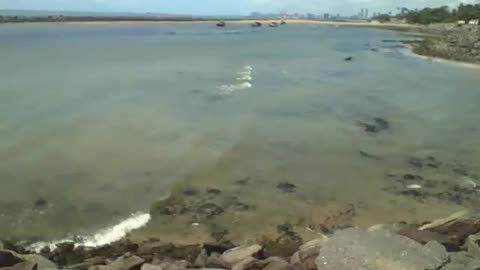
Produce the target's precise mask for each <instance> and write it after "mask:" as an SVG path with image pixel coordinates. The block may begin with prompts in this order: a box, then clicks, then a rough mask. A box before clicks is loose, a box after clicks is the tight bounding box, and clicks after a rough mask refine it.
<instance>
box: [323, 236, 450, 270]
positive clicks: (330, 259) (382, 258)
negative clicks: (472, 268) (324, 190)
mask: <svg viewBox="0 0 480 270" xmlns="http://www.w3.org/2000/svg"><path fill="white" fill-rule="evenodd" d="M448 259H449V258H448V254H447V251H446V250H445V248H444V247H443V246H442V245H440V244H439V243H437V242H429V243H427V244H426V245H421V244H419V243H417V242H415V241H413V240H411V239H409V238H407V237H405V236H400V235H397V234H394V233H392V232H389V231H384V230H377V231H373V232H372V231H366V230H363V229H358V228H350V229H346V230H342V231H338V232H336V233H335V234H334V235H333V236H332V237H331V238H330V239H329V240H328V242H326V243H325V244H324V245H323V246H322V247H321V249H320V255H319V256H318V257H317V259H316V264H317V269H318V270H435V269H439V268H440V267H441V266H443V265H445V264H446V263H447V262H448Z"/></svg>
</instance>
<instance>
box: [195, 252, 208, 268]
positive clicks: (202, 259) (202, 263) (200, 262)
mask: <svg viewBox="0 0 480 270" xmlns="http://www.w3.org/2000/svg"><path fill="white" fill-rule="evenodd" d="M207 260H208V254H207V250H206V249H202V251H200V254H198V256H197V258H196V259H195V262H194V263H193V266H195V267H198V268H204V267H206V266H207Z"/></svg>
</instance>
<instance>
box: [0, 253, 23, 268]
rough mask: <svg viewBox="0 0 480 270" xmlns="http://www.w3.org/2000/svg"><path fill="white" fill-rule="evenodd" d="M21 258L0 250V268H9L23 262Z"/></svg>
mask: <svg viewBox="0 0 480 270" xmlns="http://www.w3.org/2000/svg"><path fill="white" fill-rule="evenodd" d="M23 261H24V260H22V259H21V258H19V257H17V256H15V255H14V253H13V252H11V251H8V250H0V267H9V266H13V265H15V264H17V263H20V262H23Z"/></svg>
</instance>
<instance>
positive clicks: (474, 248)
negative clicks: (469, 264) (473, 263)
mask: <svg viewBox="0 0 480 270" xmlns="http://www.w3.org/2000/svg"><path fill="white" fill-rule="evenodd" d="M466 246H467V251H468V254H470V256H472V257H474V258H476V259H480V235H479V234H476V235H470V236H469V237H468V238H467V241H466Z"/></svg>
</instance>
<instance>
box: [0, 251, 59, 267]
mask: <svg viewBox="0 0 480 270" xmlns="http://www.w3.org/2000/svg"><path fill="white" fill-rule="evenodd" d="M20 262H31V263H33V264H36V265H37V266H38V269H56V268H57V265H56V264H55V263H53V262H51V261H50V260H48V259H47V258H45V257H43V256H40V255H35V254H28V255H24V254H18V253H16V252H13V251H10V250H0V267H8V266H14V265H16V264H18V263H20Z"/></svg>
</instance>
